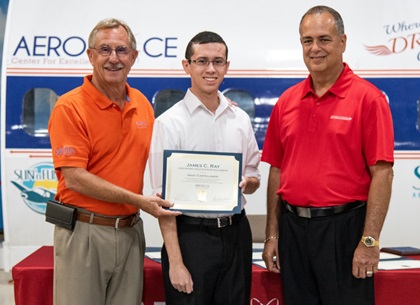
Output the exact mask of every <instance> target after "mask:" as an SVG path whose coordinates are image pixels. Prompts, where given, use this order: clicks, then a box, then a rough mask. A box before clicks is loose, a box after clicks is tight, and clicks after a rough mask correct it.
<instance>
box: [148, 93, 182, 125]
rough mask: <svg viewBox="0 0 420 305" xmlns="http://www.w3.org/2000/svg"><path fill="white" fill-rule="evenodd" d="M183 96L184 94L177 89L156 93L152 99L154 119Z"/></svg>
mask: <svg viewBox="0 0 420 305" xmlns="http://www.w3.org/2000/svg"><path fill="white" fill-rule="evenodd" d="M184 96H185V92H184V91H181V90H177V89H164V90H161V91H159V92H157V93H156V94H155V96H154V97H153V105H154V110H155V118H157V117H158V116H159V115H161V114H162V113H163V112H165V111H166V110H168V109H169V108H171V107H172V106H173V105H175V104H176V103H178V102H179V101H180V100H182V99H183V98H184Z"/></svg>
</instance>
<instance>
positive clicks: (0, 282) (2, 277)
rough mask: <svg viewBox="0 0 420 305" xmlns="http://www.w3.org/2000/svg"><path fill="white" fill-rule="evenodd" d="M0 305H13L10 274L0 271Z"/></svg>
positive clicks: (13, 298)
mask: <svg viewBox="0 0 420 305" xmlns="http://www.w3.org/2000/svg"><path fill="white" fill-rule="evenodd" d="M0 304H1V305H14V304H15V297H14V294H13V282H12V274H11V273H10V272H4V270H0Z"/></svg>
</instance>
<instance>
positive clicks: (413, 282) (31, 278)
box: [12, 246, 420, 305]
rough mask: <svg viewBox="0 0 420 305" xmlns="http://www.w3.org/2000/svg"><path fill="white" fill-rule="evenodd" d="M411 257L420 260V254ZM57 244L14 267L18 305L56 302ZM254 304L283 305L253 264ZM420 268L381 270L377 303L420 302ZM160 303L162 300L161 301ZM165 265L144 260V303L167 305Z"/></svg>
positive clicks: (272, 278)
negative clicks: (55, 249)
mask: <svg viewBox="0 0 420 305" xmlns="http://www.w3.org/2000/svg"><path fill="white" fill-rule="evenodd" d="M411 258H414V259H419V260H420V256H412V257H411ZM53 261H54V254H53V247H52V246H43V247H41V248H39V249H38V250H37V251H35V252H34V253H32V254H31V255H29V256H28V257H27V258H25V259H24V260H22V261H21V262H19V263H18V264H16V265H15V266H14V267H13V269H12V276H13V280H14V290H15V304H16V305H52V299H53V296H52V293H53V289H52V286H53V271H54V267H53ZM252 276H253V278H252V291H251V303H250V305H281V304H283V302H282V291H281V280H280V277H279V275H277V274H274V273H270V272H268V271H267V270H266V269H264V268H262V267H259V266H257V265H253V267H252ZM418 287H420V269H404V270H380V271H379V272H378V273H377V274H376V275H375V297H376V304H377V305H401V304H410V305H420V292H419V291H418ZM159 302H160V303H159ZM163 302H164V287H163V278H162V270H161V266H160V264H159V263H158V262H156V261H154V260H152V259H150V258H147V257H146V258H145V260H144V292H143V304H144V305H156V304H164V303H163Z"/></svg>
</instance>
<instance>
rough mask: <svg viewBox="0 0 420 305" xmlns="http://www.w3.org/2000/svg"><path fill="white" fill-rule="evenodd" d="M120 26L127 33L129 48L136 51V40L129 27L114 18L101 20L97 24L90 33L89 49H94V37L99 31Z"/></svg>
mask: <svg viewBox="0 0 420 305" xmlns="http://www.w3.org/2000/svg"><path fill="white" fill-rule="evenodd" d="M120 26H122V27H123V28H124V29H125V30H126V31H127V34H128V42H129V43H130V47H131V48H132V49H133V50H136V48H137V42H136V38H135V37H134V34H133V32H132V31H131V29H130V27H129V26H128V25H127V24H126V23H125V22H124V21H122V20H118V19H115V18H108V19H103V20H101V21H99V22H98V24H97V25H96V26H95V27H94V28H93V30H92V31H91V32H90V35H89V40H88V45H89V48H94V47H95V42H96V35H97V34H98V32H99V31H100V30H103V29H115V28H118V27H120Z"/></svg>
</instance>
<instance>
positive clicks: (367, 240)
mask: <svg viewBox="0 0 420 305" xmlns="http://www.w3.org/2000/svg"><path fill="white" fill-rule="evenodd" d="M362 243H363V244H364V245H365V246H366V247H368V248H371V247H377V246H379V240H375V239H374V238H373V237H372V236H362Z"/></svg>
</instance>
